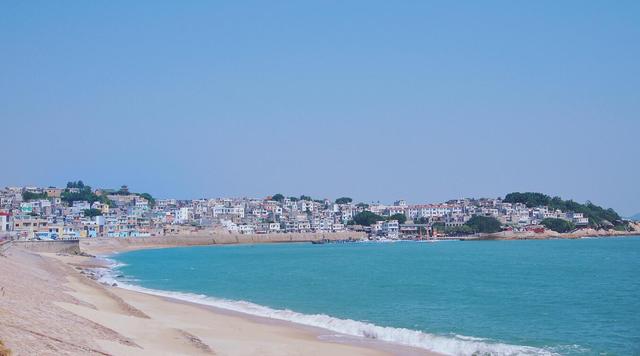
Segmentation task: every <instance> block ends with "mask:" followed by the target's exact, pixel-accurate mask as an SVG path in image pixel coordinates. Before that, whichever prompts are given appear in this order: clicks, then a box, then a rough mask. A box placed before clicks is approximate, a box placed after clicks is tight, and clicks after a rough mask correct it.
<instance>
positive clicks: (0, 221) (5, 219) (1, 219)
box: [0, 212, 9, 231]
mask: <svg viewBox="0 0 640 356" xmlns="http://www.w3.org/2000/svg"><path fill="white" fill-rule="evenodd" d="M0 231H9V213H3V212H0Z"/></svg>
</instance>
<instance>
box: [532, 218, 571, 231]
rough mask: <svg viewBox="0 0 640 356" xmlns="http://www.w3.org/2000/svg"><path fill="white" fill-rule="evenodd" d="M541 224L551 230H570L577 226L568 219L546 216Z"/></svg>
mask: <svg viewBox="0 0 640 356" xmlns="http://www.w3.org/2000/svg"><path fill="white" fill-rule="evenodd" d="M540 224H542V225H543V226H544V227H546V228H547V229H549V230H553V231H555V232H560V233H563V232H569V231H571V230H573V229H575V228H576V226H575V225H574V224H573V223H572V222H570V221H567V220H563V219H556V218H546V219H543V220H542V221H541V222H540Z"/></svg>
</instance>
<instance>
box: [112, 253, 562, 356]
mask: <svg viewBox="0 0 640 356" xmlns="http://www.w3.org/2000/svg"><path fill="white" fill-rule="evenodd" d="M106 260H107V261H109V262H110V263H111V266H110V269H108V270H107V272H104V270H103V271H102V273H101V276H100V278H99V281H100V282H101V283H104V284H107V285H114V284H116V285H117V286H118V287H120V288H123V289H127V290H131V291H135V292H140V293H146V294H150V295H155V296H159V297H165V298H170V299H175V300H179V301H184V302H189V303H195V304H200V305H203V306H210V307H215V308H219V309H224V310H228V311H233V312H238V313H242V314H246V315H250V316H257V317H262V318H269V319H274V320H280V321H287V322H293V323H296V324H300V325H305V326H312V327H317V328H321V329H325V330H329V331H332V332H336V333H339V334H343V335H348V336H355V337H362V338H365V339H371V340H378V341H384V342H389V343H393V344H398V345H402V346H411V347H416V348H421V349H425V350H428V351H433V352H437V353H441V354H445V355H470V354H481V355H557V353H555V352H553V351H551V350H545V349H540V348H535V347H529V346H521V345H510V344H504V343H499V342H491V341H490V340H487V339H484V338H476V337H470V336H464V335H452V336H441V335H434V334H429V333H425V332H421V331H418V330H410V329H405V328H394V327H384V326H379V325H375V324H372V323H367V322H362V321H357V320H351V319H340V318H335V317H331V316H329V315H326V314H303V313H298V312H295V311H292V310H287V309H272V308H269V307H266V306H262V305H258V304H255V303H251V302H247V301H242V300H228V299H223V298H215V297H212V296H207V295H204V294H194V293H184V292H176V291H167V290H157V289H151V288H145V287H141V286H138V285H136V284H133V282H135V280H132V279H129V278H126V277H122V275H121V274H120V272H119V271H118V268H120V267H123V266H125V264H123V263H120V262H117V261H115V260H113V259H110V258H109V259H106ZM116 276H120V277H116Z"/></svg>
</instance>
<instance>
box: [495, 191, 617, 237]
mask: <svg viewBox="0 0 640 356" xmlns="http://www.w3.org/2000/svg"><path fill="white" fill-rule="evenodd" d="M502 201H503V202H505V203H522V204H525V205H526V206H527V207H529V208H532V207H536V206H547V207H549V209H552V210H556V209H559V210H560V211H563V212H568V211H573V212H576V213H583V214H584V216H585V217H587V218H589V226H590V227H592V228H596V229H599V228H606V229H608V228H611V227H615V228H616V229H625V228H626V224H625V223H624V222H623V221H622V218H621V217H620V215H618V213H616V211H615V210H613V209H611V208H609V209H605V208H603V207H601V206H598V205H595V204H593V203H592V202H590V201H587V202H586V203H584V204H580V203H577V202H575V201H573V200H562V198H560V197H550V196H548V195H546V194H542V193H535V192H525V193H520V192H513V193H509V194H507V195H505V197H504V199H503V200H502Z"/></svg>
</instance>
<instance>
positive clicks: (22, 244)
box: [2, 240, 80, 254]
mask: <svg viewBox="0 0 640 356" xmlns="http://www.w3.org/2000/svg"><path fill="white" fill-rule="evenodd" d="M5 245H6V246H5ZM9 247H14V248H22V249H25V250H28V251H31V252H45V253H71V254H73V253H79V252H80V243H79V241H78V240H55V241H38V240H15V241H9V242H7V243H5V244H4V245H3V246H2V248H5V249H7V248H9Z"/></svg>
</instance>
